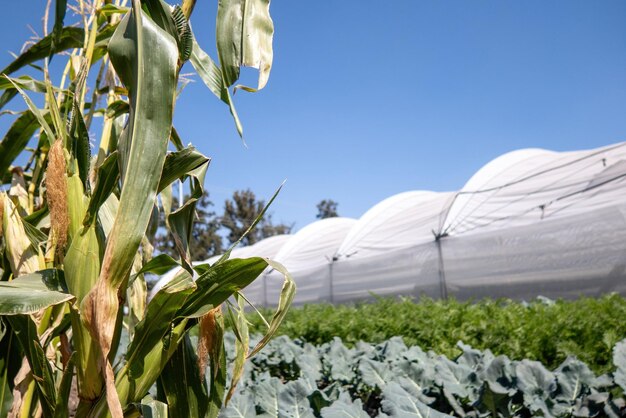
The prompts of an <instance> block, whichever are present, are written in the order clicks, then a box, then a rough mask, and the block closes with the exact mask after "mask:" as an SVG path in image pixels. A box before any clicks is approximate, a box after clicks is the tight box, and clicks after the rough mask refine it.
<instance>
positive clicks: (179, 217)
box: [167, 198, 198, 273]
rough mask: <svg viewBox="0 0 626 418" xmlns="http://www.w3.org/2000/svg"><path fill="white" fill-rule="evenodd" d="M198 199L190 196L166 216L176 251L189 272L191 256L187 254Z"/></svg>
mask: <svg viewBox="0 0 626 418" xmlns="http://www.w3.org/2000/svg"><path fill="white" fill-rule="evenodd" d="M197 201H198V199H195V198H191V199H189V200H188V201H187V202H185V204H184V205H183V207H181V208H180V209H178V210H176V211H175V212H172V213H171V214H170V215H169V216H168V217H167V224H168V226H169V229H170V231H171V232H172V236H173V237H174V245H175V247H176V251H177V252H178V254H179V255H180V257H181V260H182V264H183V267H185V268H186V269H187V271H189V272H190V273H191V272H192V271H193V270H192V268H191V256H190V254H189V243H190V241H191V232H192V230H193V221H194V219H193V218H194V216H195V213H196V203H197Z"/></svg>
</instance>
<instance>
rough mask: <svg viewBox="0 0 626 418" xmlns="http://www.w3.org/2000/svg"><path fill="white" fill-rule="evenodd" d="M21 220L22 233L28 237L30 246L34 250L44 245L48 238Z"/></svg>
mask: <svg viewBox="0 0 626 418" xmlns="http://www.w3.org/2000/svg"><path fill="white" fill-rule="evenodd" d="M22 220H23V221H24V222H22V225H24V231H25V232H26V235H27V236H28V239H29V240H30V243H31V244H32V246H33V247H34V248H37V247H39V246H40V245H42V244H44V243H45V242H46V240H47V239H48V236H47V235H46V234H44V233H43V232H41V231H40V230H39V229H37V228H36V227H34V226H33V225H31V224H30V223H29V222H26V221H25V220H24V219H22Z"/></svg>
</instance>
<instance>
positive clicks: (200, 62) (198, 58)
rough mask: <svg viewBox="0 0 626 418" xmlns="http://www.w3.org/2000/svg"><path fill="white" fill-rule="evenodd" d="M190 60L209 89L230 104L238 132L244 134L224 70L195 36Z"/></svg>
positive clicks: (240, 134)
mask: <svg viewBox="0 0 626 418" xmlns="http://www.w3.org/2000/svg"><path fill="white" fill-rule="evenodd" d="M189 61H190V62H191V65H192V66H193V68H194V69H195V70H196V72H197V73H198V75H199V76H200V78H201V79H202V81H203V82H204V84H205V85H206V86H207V87H208V88H209V90H211V92H212V93H213V94H214V95H215V96H216V97H217V98H218V99H220V100H221V101H223V102H224V103H226V104H227V105H228V108H229V109H230V114H231V115H232V117H233V120H234V121H235V127H236V128H237V132H238V133H239V136H243V126H242V125H241V121H240V120H239V115H238V114H237V109H235V103H234V102H233V99H232V97H231V95H230V91H228V86H226V84H225V83H224V79H223V77H222V72H221V70H220V69H219V67H218V66H217V65H216V64H215V62H214V61H213V60H212V59H211V57H209V55H208V54H207V53H206V52H204V51H203V50H202V49H201V48H200V45H198V43H197V42H196V39H195V38H193V47H192V50H191V57H190V58H189Z"/></svg>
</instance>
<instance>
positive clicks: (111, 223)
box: [0, 0, 295, 418]
mask: <svg viewBox="0 0 626 418" xmlns="http://www.w3.org/2000/svg"><path fill="white" fill-rule="evenodd" d="M252 1H255V4H254V7H247V8H245V10H243V9H242V6H241V1H238V0H219V6H218V12H217V30H216V38H217V39H216V41H217V53H218V56H219V57H220V60H219V66H218V65H217V64H216V63H215V62H214V61H213V60H212V59H211V58H210V57H209V56H208V55H207V54H206V53H205V52H204V51H203V50H202V49H201V47H200V46H199V45H198V44H197V41H196V39H195V37H194V35H193V33H192V30H191V26H190V25H189V22H188V20H189V18H190V16H191V12H192V10H193V6H194V4H195V0H183V2H182V7H178V6H176V7H173V6H170V5H169V4H167V3H166V2H164V1H161V0H131V1H128V2H126V1H123V2H111V1H106V0H93V1H89V2H87V1H80V2H79V3H80V8H78V9H76V8H74V5H73V4H72V5H68V2H67V1H65V0H57V1H56V2H54V3H55V6H56V7H55V8H54V11H53V12H52V13H48V11H46V13H45V15H46V16H48V15H51V16H54V28H53V29H52V31H51V33H49V34H48V32H47V30H48V28H47V26H48V25H47V23H46V22H47V18H45V19H44V22H45V23H44V35H45V36H44V37H43V38H42V39H40V40H38V41H36V42H35V43H34V44H33V45H31V46H30V47H29V48H28V49H26V50H25V51H24V52H23V53H22V54H21V55H19V56H18V57H16V59H15V60H14V61H13V62H12V63H11V64H9V65H8V66H7V67H6V68H4V69H2V70H0V74H2V75H3V76H2V77H0V91H2V94H1V98H0V108H2V107H3V106H5V105H6V104H7V103H8V102H10V101H11V100H12V99H13V98H15V97H19V96H21V97H22V98H23V99H24V101H25V102H26V105H27V110H26V111H22V112H18V113H15V112H6V111H2V112H0V115H1V116H2V117H12V118H14V120H13V122H12V125H11V127H10V128H9V129H8V131H7V132H6V134H5V135H4V137H3V138H2V139H1V140H0V182H1V184H2V185H3V186H4V185H5V184H9V183H10V184H11V188H10V189H9V190H8V192H5V191H4V190H6V189H5V187H2V188H0V217H1V221H2V222H1V223H2V234H0V241H1V242H0V270H2V275H1V277H0V414H2V413H3V412H4V411H6V410H7V406H9V407H10V408H11V413H10V415H11V416H45V417H57V416H58V417H67V416H77V417H86V416H89V417H92V418H99V417H106V416H111V417H113V418H122V417H124V416H125V413H126V416H141V415H144V416H156V415H163V414H165V415H168V416H172V417H178V416H202V417H204V416H208V417H212V418H213V417H216V416H217V415H218V412H219V409H220V408H221V406H222V404H223V401H224V400H225V399H226V398H227V397H230V396H231V395H232V391H233V390H234V388H235V386H236V384H237V381H238V380H239V379H240V377H241V376H242V374H243V366H244V362H245V359H246V358H247V357H249V356H251V355H253V354H255V353H256V352H258V350H260V349H261V348H262V347H263V345H264V344H266V343H267V341H268V339H269V337H271V335H272V334H273V333H274V332H275V330H276V329H277V328H278V325H279V324H280V322H281V320H282V318H283V317H284V315H285V313H286V309H285V307H286V306H287V305H289V301H290V300H291V299H292V298H293V294H294V291H295V285H294V284H293V281H292V280H291V279H290V278H289V276H288V275H285V276H286V277H285V285H284V286H283V291H282V293H281V296H280V298H281V300H280V301H278V306H281V308H280V310H277V312H276V314H275V315H274V316H273V317H272V318H271V320H270V321H271V322H270V323H269V324H268V325H269V326H268V331H267V335H266V337H265V338H263V339H262V340H261V341H260V342H259V343H258V344H257V346H256V347H255V348H254V349H253V350H252V351H250V352H248V346H247V341H249V335H248V330H247V329H248V328H247V326H246V325H245V324H246V318H245V317H246V312H245V311H244V309H243V303H244V300H245V299H244V297H243V296H241V295H240V294H239V292H238V291H239V290H242V289H244V288H245V287H246V286H247V285H248V284H250V283H251V282H252V281H253V280H255V279H256V278H257V277H259V275H260V274H261V273H262V272H263V270H264V269H266V268H267V267H268V265H269V263H268V262H267V261H266V260H264V259H261V258H250V259H246V260H242V259H232V260H221V261H220V262H217V263H214V264H213V265H208V264H204V265H199V266H195V267H192V266H191V263H190V261H191V260H190V257H189V251H188V250H189V246H190V243H191V242H192V238H193V235H194V234H193V223H194V217H195V213H196V210H195V209H196V206H197V203H198V202H197V200H196V197H201V196H202V193H203V191H204V175H205V172H206V169H207V168H208V164H209V158H208V157H206V156H204V155H203V154H202V153H200V152H198V151H197V150H196V149H195V148H193V147H192V146H187V147H185V146H184V145H183V143H184V142H183V141H182V140H181V139H180V138H179V137H178V134H177V133H176V130H175V129H174V126H173V112H174V107H175V106H174V105H175V101H176V100H177V99H178V94H177V93H178V92H177V87H178V81H179V80H178V79H179V75H180V72H181V69H182V67H183V65H184V64H185V62H186V61H188V60H190V61H191V64H192V65H193V67H194V69H195V70H196V72H197V73H198V75H199V76H200V78H201V79H202V80H203V81H204V83H205V84H206V85H207V86H208V87H209V89H210V91H211V92H213V94H215V95H216V96H217V98H218V99H220V100H222V101H223V102H224V103H225V104H226V105H227V106H228V107H229V108H230V110H231V114H232V115H233V117H234V118H235V125H236V127H237V130H238V132H239V133H240V134H241V124H240V122H239V120H238V119H237V117H236V115H237V112H236V111H235V109H234V108H233V102H232V91H231V89H230V88H231V87H232V86H233V85H234V84H235V83H236V81H237V79H238V78H239V71H240V67H241V66H244V65H245V66H254V67H256V68H257V69H259V83H258V86H256V88H255V89H252V88H246V87H245V86H237V88H243V89H244V90H248V91H253V90H254V91H257V90H259V89H262V88H263V87H264V86H265V83H266V82H267V77H268V76H269V72H270V68H271V62H272V45H271V39H272V34H273V23H272V20H271V18H270V15H269V1H260V0H252ZM71 3H74V2H71ZM120 3H121V4H122V6H120ZM48 4H49V5H50V4H51V2H48ZM66 6H67V7H69V8H71V9H73V10H78V13H79V15H78V16H74V17H70V16H68V20H69V19H73V21H72V22H69V21H67V22H66ZM126 6H128V7H126ZM242 33H246V34H247V35H248V36H246V37H242V36H241V34H242ZM68 55H69V56H68ZM53 57H54V62H55V64H57V63H59V64H61V61H62V60H64V61H65V62H64V64H65V65H63V66H61V67H60V68H65V70H64V71H63V72H62V74H60V82H59V83H56V84H53V83H52V81H51V80H52V79H53V78H56V76H57V74H54V73H51V72H50V71H49V69H48V63H49V62H50V59H52V58H53ZM257 57H261V58H257ZM24 70H27V71H26V73H24ZM17 72H22V74H21V75H17V74H16V73H17ZM92 83H93V84H92ZM233 89H235V87H233ZM26 91H28V93H27V92H26ZM36 94H42V95H43V97H41V96H40V97H37V98H36V100H32V99H31V98H30V96H31V95H36ZM18 95H19V96H18ZM102 106H104V108H102ZM7 115H11V116H7ZM95 115H100V116H102V121H103V125H102V126H101V127H98V128H93V129H92V126H91V125H92V123H93V122H94V121H95V120H96V119H94V116H95ZM197 122H198V123H203V122H204V121H197ZM96 133H98V134H99V135H100V141H99V142H98V144H97V145H96V146H95V151H96V152H95V153H94V154H95V155H94V156H93V158H92V156H91V148H92V147H91V143H90V141H91V138H94V137H95V134H96ZM170 143H171V145H172V147H173V148H175V151H173V152H169V151H168V149H169V146H170ZM29 144H30V145H32V146H29ZM24 161H26V162H27V163H26V165H25V166H24V167H21V168H20V169H16V166H19V165H21V163H22V162H24ZM177 180H184V181H187V180H188V181H189V183H190V186H191V187H190V197H189V199H187V200H186V201H185V202H183V204H182V206H181V207H180V208H179V209H177V210H176V211H174V212H172V213H171V214H169V215H168V222H167V227H168V228H169V231H170V233H171V234H172V236H173V237H174V240H175V242H176V244H177V245H176V248H177V250H178V252H179V254H178V257H177V258H178V259H179V260H180V261H177V260H174V259H173V258H171V257H168V256H166V255H162V256H157V257H154V258H151V257H150V253H151V248H152V246H151V243H150V242H149V239H150V237H151V236H152V232H153V230H152V228H149V227H151V226H152V225H154V222H151V221H152V220H154V219H155V218H156V217H155V216H154V213H155V205H156V199H157V196H158V195H159V194H161V196H163V195H164V194H167V195H171V184H172V183H173V182H174V181H177ZM200 206H201V207H202V201H200ZM173 267H176V268H178V273H177V275H176V277H175V278H174V279H173V283H171V285H169V286H165V287H164V288H163V289H161V291H159V292H157V294H156V295H154V297H153V298H152V299H151V300H150V301H148V300H147V292H146V283H145V279H144V277H143V276H144V273H155V272H163V271H165V270H167V269H170V268H173ZM194 276H195V277H194ZM194 279H195V280H194ZM230 297H232V298H234V300H235V303H233V304H232V306H231V304H228V305H226V306H225V308H224V309H228V310H229V311H228V313H227V314H226V315H224V314H222V310H221V309H222V308H221V306H222V304H223V303H224V302H225V301H226V300H227V299H228V298H230ZM225 318H228V320H230V322H231V327H232V328H233V329H234V330H235V332H236V333H237V335H239V336H240V337H241V341H244V342H245V344H246V346H245V347H242V346H241V344H239V345H237V347H236V352H235V353H234V354H235V357H234V358H235V360H234V364H233V367H232V368H229V371H231V370H232V372H231V373H229V374H227V366H226V362H227V357H226V353H225V350H224V348H223V347H224V336H223V330H224V327H225V324H224V321H225V320H226V319H225ZM123 329H124V330H125V333H124V334H122V330H123ZM191 329H199V331H198V334H199V338H198V342H197V343H196V342H194V341H192V340H191V338H190V335H189V331H190V330H191ZM122 335H125V336H126V337H127V338H128V341H127V343H128V344H124V343H121V341H123V338H122ZM196 353H197V354H196ZM230 358H231V359H232V358H233V357H230ZM115 359H119V362H117V363H115V366H116V367H115V369H114V368H113V363H114V360H115ZM207 364H208V365H209V367H210V373H211V379H209V380H210V383H208V382H207V379H205V376H204V374H205V371H206V366H207ZM229 375H230V376H231V382H230V383H229V382H227V376H229ZM227 386H228V387H230V391H229V392H228V393H226V390H225V388H226V387H227ZM153 387H158V388H159V390H158V391H157V393H156V394H154V393H153V395H154V399H153V398H152V397H151V396H149V393H148V392H149V391H150V389H151V388H153Z"/></svg>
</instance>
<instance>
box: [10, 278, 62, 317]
mask: <svg viewBox="0 0 626 418" xmlns="http://www.w3.org/2000/svg"><path fill="white" fill-rule="evenodd" d="M72 299H74V295H72V294H69V293H67V288H66V287H65V283H64V279H63V273H62V272H61V271H59V270H55V269H48V270H42V271H38V272H36V273H31V274H27V275H24V276H20V277H18V278H17V279H14V280H11V281H9V282H0V315H28V314H33V313H35V312H37V311H39V310H41V309H44V308H47V307H49V306H53V305H58V304H59V303H63V302H68V301H71V300H72Z"/></svg>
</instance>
